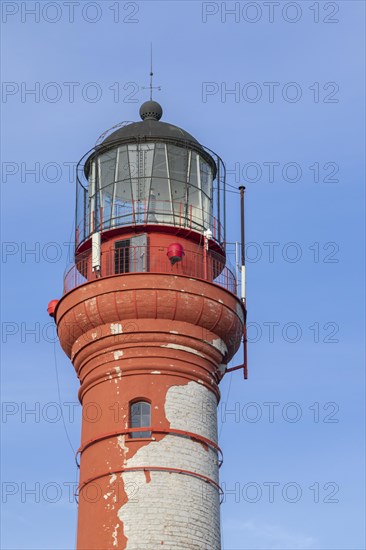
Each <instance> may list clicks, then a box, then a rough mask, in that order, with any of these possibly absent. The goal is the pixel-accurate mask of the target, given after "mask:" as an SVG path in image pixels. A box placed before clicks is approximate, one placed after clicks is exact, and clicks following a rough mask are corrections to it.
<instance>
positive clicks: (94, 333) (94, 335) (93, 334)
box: [91, 332, 98, 340]
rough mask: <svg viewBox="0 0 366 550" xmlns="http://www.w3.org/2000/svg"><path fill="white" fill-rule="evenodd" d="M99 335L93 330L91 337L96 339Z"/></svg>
mask: <svg viewBox="0 0 366 550" xmlns="http://www.w3.org/2000/svg"><path fill="white" fill-rule="evenodd" d="M97 336H98V333H97V332H92V334H91V337H92V338H93V340H95V339H96V337H97Z"/></svg>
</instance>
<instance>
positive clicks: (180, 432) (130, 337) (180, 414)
mask: <svg viewBox="0 0 366 550" xmlns="http://www.w3.org/2000/svg"><path fill="white" fill-rule="evenodd" d="M140 116H141V119H142V120H141V121H139V122H134V123H128V124H125V125H121V126H119V127H117V129H114V131H112V132H109V133H106V134H105V135H104V136H103V137H102V139H100V140H99V142H98V144H97V146H96V147H95V148H94V149H93V150H92V151H89V153H87V155H86V156H85V157H84V158H83V159H82V160H81V161H80V163H79V165H78V170H77V174H78V177H77V203H76V219H77V224H76V236H75V241H76V242H75V262H74V265H73V266H72V267H71V269H70V270H68V271H67V273H66V276H65V281H64V294H63V296H62V298H61V299H60V300H59V301H56V300H54V301H52V302H51V303H50V305H49V313H50V314H51V315H52V316H53V317H54V318H55V321H56V324H57V330H58V335H59V339H60V343H61V346H62V348H63V350H64V351H65V353H66V354H67V355H68V356H69V357H70V359H71V361H72V363H73V365H74V367H75V370H76V373H77V376H78V378H79V380H80V390H79V399H80V402H81V404H82V410H83V415H82V418H83V420H82V434H81V445H80V448H79V450H78V456H77V460H78V463H79V464H80V482H79V487H78V490H77V494H78V502H79V509H78V533H77V548H78V550H101V549H108V550H109V549H112V550H113V549H118V550H119V549H121V550H122V549H126V550H157V549H158V548H162V550H193V549H197V550H198V549H200V550H202V549H207V550H220V548H221V544H220V511H219V508H220V496H221V495H220V493H221V489H220V486H219V467H220V465H221V462H222V453H221V450H220V448H219V446H218V441H217V413H216V410H217V404H218V401H219V397H220V393H219V383H220V381H221V379H222V377H223V376H224V374H225V371H226V368H227V367H226V365H227V363H228V361H229V360H230V359H231V358H232V357H233V355H234V354H235V353H236V351H237V350H238V348H239V345H240V342H241V338H242V334H243V326H244V314H245V308H244V305H243V303H242V301H241V300H240V299H239V298H238V297H237V294H236V280H235V276H234V275H233V273H232V272H231V271H230V270H229V269H228V267H227V265H226V256H225V223H224V222H225V168H224V165H223V163H222V161H221V159H220V158H219V157H218V156H217V155H216V154H215V153H213V152H212V151H210V150H208V149H207V148H205V147H203V146H202V145H200V143H199V142H198V141H197V140H196V139H195V138H194V137H192V136H191V135H190V134H189V133H187V132H186V131H185V130H183V129H181V128H179V127H177V126H174V125H172V124H169V123H166V122H162V121H161V120H160V119H161V117H162V108H161V106H160V105H159V104H158V103H156V102H154V101H148V102H146V103H144V104H143V105H142V106H141V108H140Z"/></svg>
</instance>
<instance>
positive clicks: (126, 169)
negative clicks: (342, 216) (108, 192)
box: [112, 145, 134, 226]
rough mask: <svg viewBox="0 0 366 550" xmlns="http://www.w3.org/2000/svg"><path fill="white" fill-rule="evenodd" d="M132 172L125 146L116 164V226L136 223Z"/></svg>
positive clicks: (114, 200)
mask: <svg viewBox="0 0 366 550" xmlns="http://www.w3.org/2000/svg"><path fill="white" fill-rule="evenodd" d="M130 170H131V166H130V164H129V162H128V151H127V146H125V145H124V146H122V147H119V149H118V157H117V164H116V182H115V185H114V198H113V223H112V225H114V226H118V225H127V224H130V223H133V221H134V220H133V204H132V188H131V172H130Z"/></svg>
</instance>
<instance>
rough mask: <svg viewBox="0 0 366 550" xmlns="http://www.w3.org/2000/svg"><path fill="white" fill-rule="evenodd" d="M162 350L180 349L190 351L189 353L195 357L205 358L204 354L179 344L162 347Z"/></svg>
mask: <svg viewBox="0 0 366 550" xmlns="http://www.w3.org/2000/svg"><path fill="white" fill-rule="evenodd" d="M161 347H162V348H171V349H179V350H182V351H188V352H189V353H194V354H195V355H199V356H200V357H204V355H203V353H200V352H199V351H197V350H195V349H193V348H189V347H188V346H181V345H179V344H163V345H162V346H161Z"/></svg>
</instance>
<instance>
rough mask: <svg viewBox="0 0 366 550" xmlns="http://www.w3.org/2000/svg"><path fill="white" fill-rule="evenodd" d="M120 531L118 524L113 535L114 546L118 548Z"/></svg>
mask: <svg viewBox="0 0 366 550" xmlns="http://www.w3.org/2000/svg"><path fill="white" fill-rule="evenodd" d="M118 529H119V524H118V523H117V524H116V526H115V528H114V531H113V533H112V537H113V546H117V545H118V533H117V531H118Z"/></svg>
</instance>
